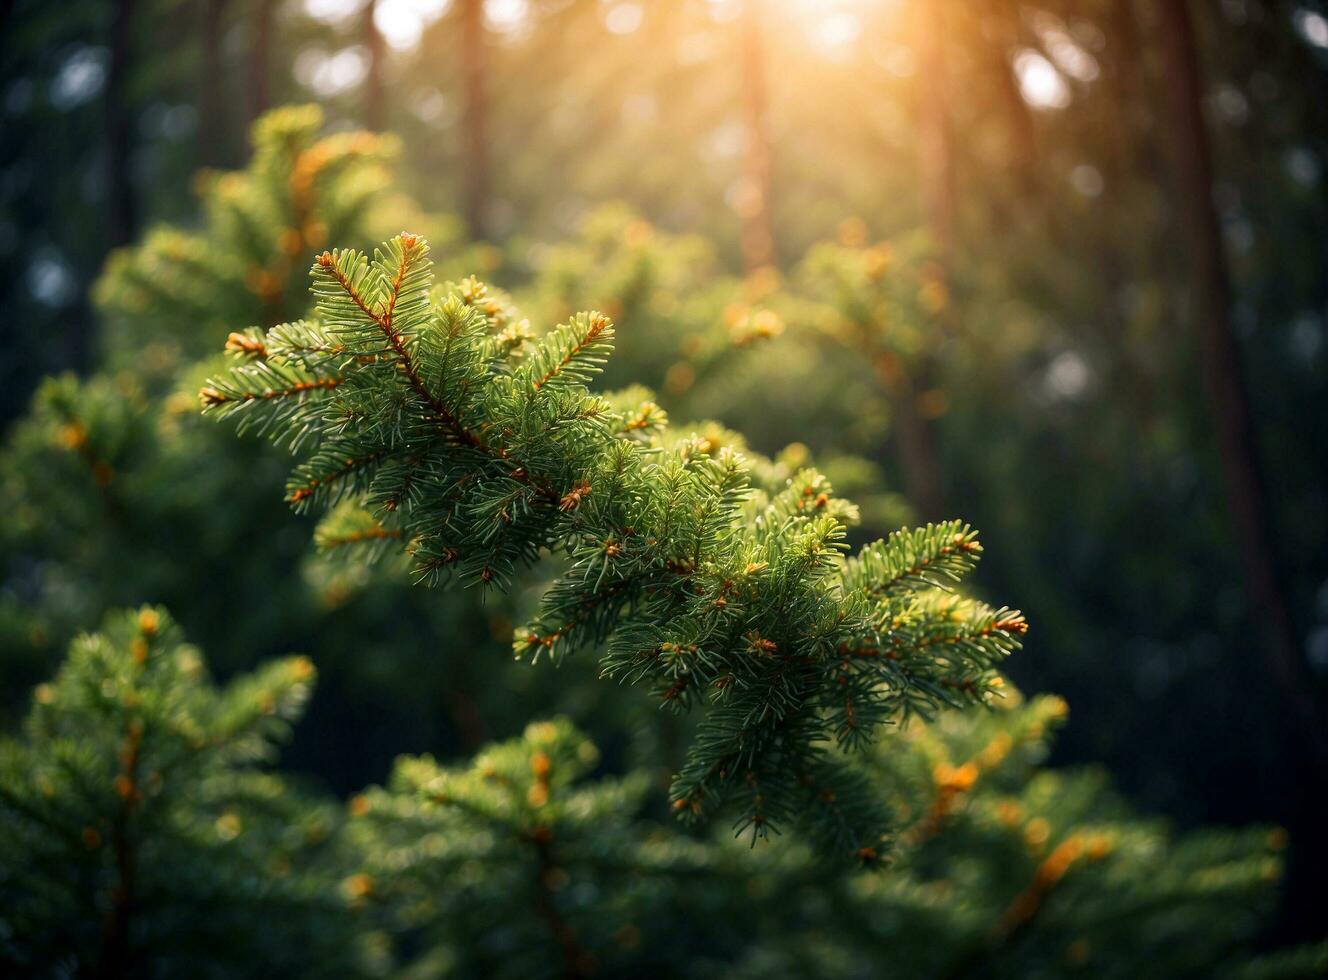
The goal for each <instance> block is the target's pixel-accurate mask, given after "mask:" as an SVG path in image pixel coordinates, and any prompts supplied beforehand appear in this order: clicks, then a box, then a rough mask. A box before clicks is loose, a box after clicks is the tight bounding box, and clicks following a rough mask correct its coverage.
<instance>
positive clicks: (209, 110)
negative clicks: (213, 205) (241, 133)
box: [198, 0, 229, 167]
mask: <svg viewBox="0 0 1328 980" xmlns="http://www.w3.org/2000/svg"><path fill="white" fill-rule="evenodd" d="M228 3H229V0H207V3H206V4H204V6H203V24H202V33H203V37H202V42H203V60H202V65H201V67H202V75H200V76H199V79H198V163H199V165H200V166H203V167H217V166H220V165H221V164H222V163H223V162H224V158H225V147H226V137H227V131H226V130H227V127H226V125H225V119H224V118H223V113H222V99H221V85H222V79H223V78H224V77H225V75H224V73H223V69H222V64H221V32H222V25H223V24H224V23H225V15H226V6H227V4H228Z"/></svg>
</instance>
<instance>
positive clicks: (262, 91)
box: [249, 0, 277, 121]
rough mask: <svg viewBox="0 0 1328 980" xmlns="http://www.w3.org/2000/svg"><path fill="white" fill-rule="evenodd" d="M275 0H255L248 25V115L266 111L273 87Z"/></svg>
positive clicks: (252, 115) (251, 118)
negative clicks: (272, 56) (270, 53)
mask: <svg viewBox="0 0 1328 980" xmlns="http://www.w3.org/2000/svg"><path fill="white" fill-rule="evenodd" d="M276 7H277V4H276V0H254V8H253V12H252V13H251V14H250V29H249V119H250V121H252V120H254V119H257V118H258V117H259V116H261V115H262V114H263V113H265V112H267V110H268V104H269V102H270V100H271V98H272V95H271V89H270V79H269V75H270V74H271V60H272V59H271V58H270V57H269V52H270V51H271V50H272V20H273V15H274V14H275V12H276Z"/></svg>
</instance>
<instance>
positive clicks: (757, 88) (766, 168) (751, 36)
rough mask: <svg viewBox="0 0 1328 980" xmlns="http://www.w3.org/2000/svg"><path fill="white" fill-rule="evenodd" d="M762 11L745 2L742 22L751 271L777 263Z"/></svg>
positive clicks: (745, 223) (746, 255) (756, 1)
mask: <svg viewBox="0 0 1328 980" xmlns="http://www.w3.org/2000/svg"><path fill="white" fill-rule="evenodd" d="M760 10H761V5H760V0H746V2H745V3H744V4H743V9H742V21H741V23H740V25H739V30H740V31H741V37H740V38H739V44H740V46H741V57H740V59H739V61H740V65H741V68H740V71H741V72H742V80H741V85H742V113H743V124H744V128H745V129H746V136H747V140H746V142H747V146H746V155H745V158H744V167H745V171H746V172H745V173H744V174H743V182H742V183H743V190H742V194H741V195H740V197H739V199H738V201H737V208H738V215H739V217H740V218H741V219H742V257H743V264H744V265H745V266H746V269H747V271H748V272H749V273H751V272H754V271H756V270H757V269H762V268H765V267H766V266H771V265H774V263H775V234H774V230H773V225H772V222H771V218H770V185H771V172H772V164H771V159H770V127H769V119H768V108H767V94H766V78H765V48H764V37H763V36H762V30H761V13H760Z"/></svg>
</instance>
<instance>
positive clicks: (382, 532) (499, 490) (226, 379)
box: [204, 234, 1026, 863]
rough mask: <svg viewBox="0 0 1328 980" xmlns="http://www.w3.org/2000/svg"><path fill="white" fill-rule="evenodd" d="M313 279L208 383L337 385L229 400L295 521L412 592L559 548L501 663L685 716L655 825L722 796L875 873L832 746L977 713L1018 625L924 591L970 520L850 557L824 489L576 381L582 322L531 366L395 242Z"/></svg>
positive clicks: (875, 812)
mask: <svg viewBox="0 0 1328 980" xmlns="http://www.w3.org/2000/svg"><path fill="white" fill-rule="evenodd" d="M312 275H313V282H314V285H313V291H314V294H315V297H316V299H317V306H318V316H319V320H318V325H317V327H308V326H305V327H301V328H298V329H296V328H293V327H278V328H275V329H274V330H272V331H269V333H268V335H267V336H266V337H264V338H258V337H257V336H250V335H246V336H245V339H244V341H243V342H242V343H241V342H239V341H237V342H236V343H235V344H233V345H232V348H233V349H235V348H239V350H238V351H237V352H238V353H239V354H240V355H241V356H240V357H238V358H237V359H236V362H235V363H234V366H233V367H232V368H231V369H230V370H229V371H228V372H226V373H224V374H222V375H220V376H218V377H217V378H214V379H213V380H211V381H209V383H208V385H209V387H208V389H205V390H209V391H216V392H221V393H226V392H247V391H248V392H253V391H260V392H261V391H278V390H281V389H280V388H279V386H278V385H276V384H274V383H273V378H274V377H275V378H282V377H286V376H288V374H289V372H299V373H300V374H299V376H300V377H305V376H306V375H307V376H308V377H309V378H310V379H311V380H326V381H330V380H331V379H333V378H335V379H336V382H337V383H336V384H330V383H329V384H326V385H323V386H319V387H318V388H317V397H311V394H312V391H313V389H308V390H305V391H302V392H300V393H299V397H296V398H292V399H286V400H283V399H282V398H280V397H273V398H272V399H262V398H252V399H250V400H249V401H248V402H244V403H243V404H246V405H255V404H262V405H268V404H284V403H286V402H289V403H290V404H291V405H292V406H293V407H292V408H291V409H288V410H285V411H280V412H272V411H269V412H268V413H267V415H266V416H265V421H266V422H267V424H268V431H269V432H270V433H271V434H273V435H275V436H276V437H277V438H278V439H287V440H289V441H291V442H292V443H296V444H298V445H303V444H305V443H308V444H310V445H312V446H313V447H314V448H313V451H312V453H311V454H310V455H309V456H308V458H307V459H306V460H305V461H304V462H303V463H301V464H299V466H297V468H296V470H295V474H294V476H293V477H292V480H291V483H290V484H289V486H288V498H287V499H288V500H289V501H290V502H291V503H292V505H294V506H296V507H297V508H304V507H307V506H310V505H311V504H313V503H315V502H334V501H342V500H344V501H347V503H345V504H343V506H344V507H346V508H347V509H346V510H344V511H342V510H338V511H336V512H334V516H333V517H332V518H330V519H329V521H328V522H327V523H326V524H325V525H324V527H323V529H322V530H320V532H319V537H320V543H321V544H323V545H325V546H334V547H336V546H340V545H341V544H344V543H353V542H360V541H364V540H372V541H374V542H380V543H381V542H382V541H386V540H397V539H399V540H401V541H403V542H406V548H407V551H408V552H409V553H410V554H411V556H412V560H413V563H414V568H415V572H416V575H417V576H418V577H419V578H422V579H426V580H428V581H431V582H432V581H437V580H440V579H442V578H444V577H447V576H449V575H450V576H455V577H457V578H459V579H460V580H461V581H462V582H464V583H467V584H474V583H478V584H481V585H484V586H488V585H495V586H502V585H505V584H506V583H507V582H509V581H510V580H511V578H512V577H513V575H515V574H516V572H517V571H518V569H520V568H522V567H526V566H529V565H531V564H533V563H534V562H536V561H537V560H538V559H539V557H540V555H542V554H544V553H546V552H557V553H560V554H561V555H563V556H564V557H565V558H566V559H567V565H566V568H565V570H564V571H563V573H562V574H561V575H560V576H559V577H558V578H557V579H556V580H555V581H554V582H553V583H552V585H551V586H550V587H549V588H548V590H547V591H546V593H545V595H544V597H543V600H542V603H541V607H540V611H539V614H538V616H537V617H536V618H535V620H534V622H533V623H532V624H531V625H530V626H529V627H525V628H521V629H518V630H517V631H516V634H515V638H514V648H515V650H516V652H517V653H518V655H530V656H532V657H538V656H540V655H543V654H546V653H547V654H548V655H549V656H551V657H556V656H561V655H563V654H564V653H567V652H570V651H572V650H575V649H578V648H587V647H598V648H600V649H601V650H602V651H603V653H602V656H603V660H602V672H603V674H604V675H605V676H608V677H611V678H616V679H618V680H620V681H622V682H628V683H634V684H640V685H643V686H646V687H648V688H650V689H651V690H653V691H654V695H655V697H656V698H657V700H658V702H659V703H660V705H661V706H662V707H666V708H669V709H670V710H687V709H690V708H693V707H698V706H703V707H704V709H705V711H706V717H705V718H704V719H703V720H702V721H701V723H700V725H699V727H698V729H697V734H696V740H695V742H694V744H693V746H692V749H691V751H690V753H689V755H688V758H687V761H686V764H685V765H684V766H683V769H682V771H681V773H679V775H678V776H677V777H676V779H675V782H674V786H673V790H672V798H673V800H674V806H675V808H676V809H677V810H678V811H679V812H680V813H682V814H684V815H691V816H700V815H704V814H706V813H709V812H712V811H713V810H714V809H715V808H716V807H718V806H719V805H720V804H721V803H722V802H724V801H728V803H729V804H730V805H731V806H732V807H734V808H735V810H736V811H737V813H738V817H737V819H736V820H735V827H736V829H737V830H738V832H739V833H742V832H744V831H746V832H750V833H751V834H752V837H753V839H755V838H757V837H761V836H764V835H765V834H767V833H768V832H769V831H770V830H772V829H774V830H779V829H781V828H783V827H785V826H794V825H796V826H801V827H804V828H806V829H807V830H808V832H809V836H810V837H811V838H812V839H813V840H815V841H816V842H818V843H819V844H821V845H823V846H824V847H826V848H827V849H828V850H830V851H832V852H834V853H835V854H837V855H838V856H840V857H841V858H845V859H853V860H858V861H862V862H865V863H875V862H876V860H877V859H878V858H879V857H880V856H881V855H883V854H884V849H885V843H886V832H887V828H888V819H887V817H886V815H885V814H884V813H883V812H882V810H881V807H880V805H879V803H878V802H877V801H875V800H873V799H872V798H871V795H870V792H869V789H868V788H867V787H866V786H865V785H864V784H862V783H861V781H859V780H855V779H854V778H853V776H852V774H851V772H849V771H848V769H847V768H846V766H845V759H844V758H843V756H844V753H846V752H852V751H855V750H859V749H861V748H862V747H864V746H865V745H867V744H869V743H870V742H871V741H872V739H873V738H875V737H876V736H877V734H878V733H879V731H880V730H881V728H882V727H883V726H885V725H889V724H891V723H895V722H898V721H902V720H905V719H907V718H908V717H910V716H911V715H913V714H921V715H923V716H928V715H930V714H931V713H933V712H934V711H936V710H938V709H939V708H942V707H946V706H964V705H975V704H981V703H985V702H986V701H988V700H989V699H990V698H991V697H993V696H994V694H995V689H996V681H997V679H998V678H997V674H996V669H997V667H998V665H999V664H1000V662H1001V660H1002V659H1003V658H1004V657H1005V656H1006V655H1008V654H1009V653H1010V652H1012V651H1013V650H1014V649H1016V648H1017V647H1018V645H1019V642H1020V638H1021V636H1022V635H1023V633H1024V631H1025V629H1026V625H1025V624H1024V621H1023V619H1022V617H1021V616H1019V614H1018V613H1015V612H1012V611H1010V610H1006V609H1003V608H1002V609H993V608H990V607H988V606H986V605H984V604H982V603H979V602H975V601H973V600H969V599H963V598H961V597H958V596H955V595H952V594H949V593H948V592H946V591H943V590H944V589H946V588H948V587H949V585H950V583H952V582H953V581H955V580H957V579H958V578H959V577H960V576H962V575H963V574H965V573H967V572H968V571H969V570H971V569H972V567H973V566H974V564H975V563H976V561H977V559H978V557H979V555H980V552H981V547H980V545H979V544H978V541H977V536H976V534H975V532H973V531H972V529H971V528H969V527H968V526H967V525H965V524H963V523H961V522H945V523H942V524H937V525H928V526H927V527H925V528H921V529H918V530H913V531H900V532H898V533H896V534H894V535H892V536H891V538H890V539H889V540H888V541H885V542H877V543H876V544H874V545H870V546H868V547H867V548H866V549H863V551H861V552H860V553H859V554H858V555H857V556H856V557H854V558H851V559H849V558H847V557H846V553H847V550H848V546H847V544H846V542H845V535H846V530H847V527H848V525H849V524H851V523H852V522H853V521H855V520H856V518H857V509H856V507H854V506H853V504H851V503H850V502H848V501H846V500H843V499H841V498H839V497H837V496H836V495H835V493H834V488H833V487H832V486H831V485H830V483H829V481H828V480H826V479H825V477H824V476H823V475H821V474H820V473H817V472H816V471H815V470H811V469H808V470H803V471H801V472H799V473H797V474H795V476H794V477H793V478H792V479H791V480H789V481H787V483H786V484H785V485H784V486H782V487H773V488H767V487H764V486H761V485H760V484H759V481H758V480H757V479H756V478H755V476H754V473H753V469H752V466H751V464H750V463H749V462H748V460H747V459H746V458H744V457H743V455H742V454H740V453H739V452H736V451H735V450H733V449H732V448H728V447H724V446H718V445H717V444H716V443H715V442H714V441H712V439H710V438H708V437H704V436H700V435H690V436H684V437H682V438H678V437H677V436H676V435H674V434H673V433H672V432H670V431H669V430H668V428H667V425H666V419H665V417H664V416H663V413H662V412H661V411H660V410H659V409H658V408H657V406H655V405H654V403H653V401H651V400H650V397H649V394H648V393H647V392H644V391H643V390H640V389H636V390H633V391H630V392H626V393H621V394H619V395H616V396H615V395H609V396H600V395H597V394H592V393H591V392H589V391H588V390H587V389H586V384H587V382H588V381H589V380H590V379H591V378H592V377H593V376H594V375H595V374H596V373H597V372H598V371H599V370H600V368H601V367H602V365H603V364H604V362H605V360H606V359H607V357H608V355H609V353H610V351H611V348H612V340H613V326H612V323H611V322H610V320H609V319H608V317H605V316H603V315H602V314H598V313H583V314H579V315H577V316H575V317H573V318H572V319H571V320H570V321H568V322H567V323H565V324H563V325H561V326H559V327H557V328H556V329H554V330H553V331H551V332H550V333H548V334H547V335H545V336H544V337H542V338H540V339H539V340H538V341H535V342H533V343H532V344H530V345H529V350H526V349H524V348H525V346H526V345H522V349H521V350H519V351H518V349H517V348H516V347H515V346H513V345H509V344H507V343H500V342H495V339H494V338H495V336H496V335H498V334H499V333H501V332H503V331H505V330H507V329H508V328H509V327H510V325H511V324H512V323H514V322H516V321H515V316H514V314H513V313H511V311H509V310H507V309H506V308H504V307H502V306H501V305H500V304H495V303H494V302H492V301H491V300H489V299H486V297H487V296H488V294H487V291H486V290H485V289H484V287H482V286H480V285H479V284H477V283H475V282H474V281H473V280H467V281H466V282H464V283H462V284H460V285H459V286H449V287H446V288H445V289H444V290H442V291H441V292H439V293H435V292H434V290H433V276H432V271H431V267H430V262H429V259H428V246H427V244H426V243H425V242H424V240H423V239H422V238H420V237H418V236H415V235H408V234H403V235H400V236H398V237H397V238H395V239H393V240H392V241H391V242H388V243H386V244H385V245H384V246H383V247H382V248H380V249H378V250H377V251H376V252H375V256H374V259H373V260H372V261H370V260H369V259H368V258H367V257H366V256H364V255H363V254H361V253H359V252H355V251H340V250H337V251H332V252H325V253H323V254H322V255H320V256H319V257H318V259H317V260H316V262H315V264H314V267H313V270H312ZM259 348H262V349H263V350H265V351H267V355H266V356H265V357H264V356H259V355H258V354H257V351H258V349H259ZM332 352H336V353H335V354H334V353H332ZM333 370H335V372H336V373H335V374H333V373H331V372H332V371H333ZM274 372H276V373H275V374H274ZM319 372H323V373H319ZM287 387H289V386H287ZM204 402H205V404H204V411H205V412H207V413H209V414H219V415H225V414H227V410H228V408H229V407H230V406H231V405H232V404H233V401H231V400H226V399H217V398H209V397H208V396H205V398H204ZM232 411H233V409H232Z"/></svg>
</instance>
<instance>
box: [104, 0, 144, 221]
mask: <svg viewBox="0 0 1328 980" xmlns="http://www.w3.org/2000/svg"><path fill="white" fill-rule="evenodd" d="M133 31H134V0H116V3H115V8H114V11H113V12H112V15H111V32H110V47H111V63H110V69H109V71H108V72H107V77H106V163H107V188H106V234H107V239H108V240H109V242H110V244H111V246H112V247H114V246H118V245H128V244H129V243H130V242H131V241H133V240H134V231H135V226H136V223H137V219H138V209H137V202H136V201H135V198H134V182H133V175H132V174H131V173H130V164H131V160H130V157H131V156H132V154H133V131H134V120H133V114H132V113H131V112H130V111H129V104H128V100H129V94H128V84H129V70H130V64H131V62H132V60H133Z"/></svg>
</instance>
